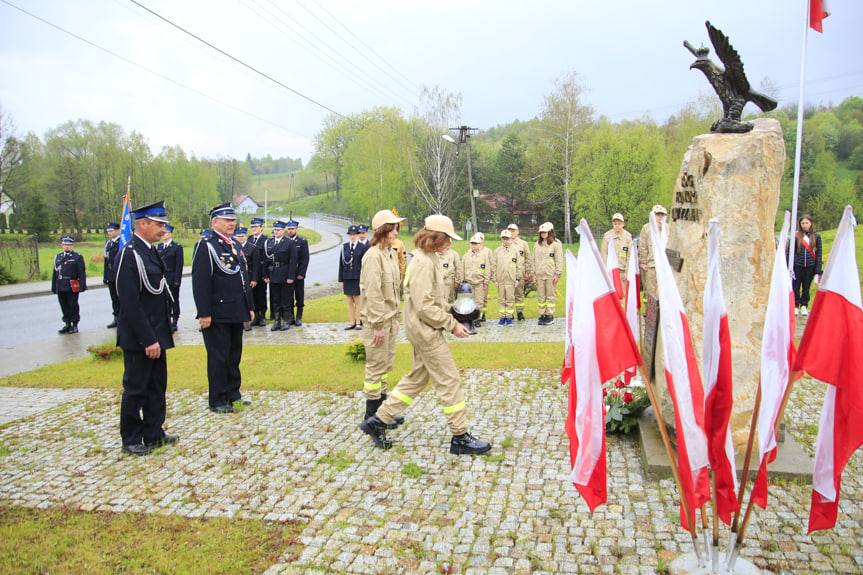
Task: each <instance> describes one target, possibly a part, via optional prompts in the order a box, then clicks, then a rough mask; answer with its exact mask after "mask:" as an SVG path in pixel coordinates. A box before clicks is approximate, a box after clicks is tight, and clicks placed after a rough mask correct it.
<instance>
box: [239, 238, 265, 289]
mask: <svg viewBox="0 0 863 575" xmlns="http://www.w3.org/2000/svg"><path fill="white" fill-rule="evenodd" d="M242 247H243V253H244V254H246V267H247V269H248V270H249V281H250V282H257V283H261V279H262V278H263V273H264V272H263V264H262V262H261V252H260V250H258V247H257V246H256V245H255V244H253V243H252V242H250V241H249V240H246V245H244V246H242Z"/></svg>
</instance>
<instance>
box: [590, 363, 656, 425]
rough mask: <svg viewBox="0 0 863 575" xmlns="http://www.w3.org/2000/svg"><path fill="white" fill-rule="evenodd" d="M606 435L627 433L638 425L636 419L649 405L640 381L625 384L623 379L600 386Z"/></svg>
mask: <svg viewBox="0 0 863 575" xmlns="http://www.w3.org/2000/svg"><path fill="white" fill-rule="evenodd" d="M602 403H603V408H604V410H605V431H606V432H607V433H629V432H630V431H631V430H632V428H633V427H635V426H636V425H638V418H639V417H640V416H641V414H642V412H644V410H645V409H647V407H648V406H649V405H650V397H649V396H648V395H647V388H646V387H644V385H643V384H642V383H641V381H640V380H637V379H634V380H633V381H631V382H630V383H626V382H625V381H624V379H623V378H620V377H619V378H616V379H612V380H609V381H607V382H606V383H605V384H604V385H603V386H602Z"/></svg>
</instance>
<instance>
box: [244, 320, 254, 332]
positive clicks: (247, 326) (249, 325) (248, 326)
mask: <svg viewBox="0 0 863 575" xmlns="http://www.w3.org/2000/svg"><path fill="white" fill-rule="evenodd" d="M243 331H252V322H249V323H244V324H243Z"/></svg>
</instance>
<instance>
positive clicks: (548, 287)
mask: <svg viewBox="0 0 863 575" xmlns="http://www.w3.org/2000/svg"><path fill="white" fill-rule="evenodd" d="M531 259H532V260H533V270H534V272H533V273H534V274H535V275H536V299H537V301H538V302H539V315H540V316H543V315H551V316H553V315H554V310H555V304H556V303H557V286H556V285H555V283H554V282H553V281H552V280H553V279H554V278H557V279H558V280H560V277H561V276H562V275H563V244H561V243H560V240H558V239H557V238H555V240H554V241H553V242H552V244H551V245H548V244H547V243H544V242H543V243H540V242H539V241H538V242H536V244H534V246H533V256H532V257H531Z"/></svg>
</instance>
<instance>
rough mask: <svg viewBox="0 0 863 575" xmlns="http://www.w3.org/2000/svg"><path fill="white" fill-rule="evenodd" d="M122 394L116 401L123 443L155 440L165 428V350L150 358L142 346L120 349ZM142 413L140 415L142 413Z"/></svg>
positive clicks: (130, 443)
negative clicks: (156, 356)
mask: <svg viewBox="0 0 863 575" xmlns="http://www.w3.org/2000/svg"><path fill="white" fill-rule="evenodd" d="M123 365H124V367H125V371H124V372H123V398H122V400H121V401H120V437H122V438H123V445H133V444H138V443H141V441H142V440H143V441H144V442H146V443H155V442H157V441H159V440H160V439H162V437H163V436H164V435H165V432H164V431H162V424H164V423H165V391H166V390H167V388H168V361H167V356H166V355H165V351H164V350H162V355H161V356H159V358H158V359H150V358H148V357H147V354H146V353H144V351H143V350H124V351H123ZM142 414H143V417H142Z"/></svg>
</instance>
